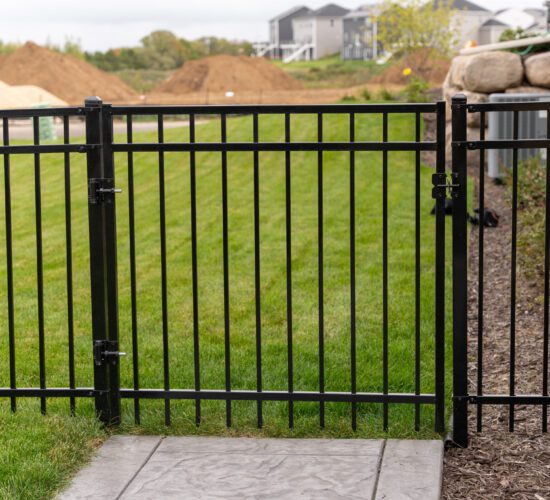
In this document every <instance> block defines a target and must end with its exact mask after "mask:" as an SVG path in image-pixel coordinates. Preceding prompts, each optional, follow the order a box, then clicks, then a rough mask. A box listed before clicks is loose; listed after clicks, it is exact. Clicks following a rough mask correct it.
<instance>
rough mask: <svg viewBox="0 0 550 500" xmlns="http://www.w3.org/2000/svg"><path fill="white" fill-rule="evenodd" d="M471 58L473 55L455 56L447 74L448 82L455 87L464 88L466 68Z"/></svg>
mask: <svg viewBox="0 0 550 500" xmlns="http://www.w3.org/2000/svg"><path fill="white" fill-rule="evenodd" d="M470 58H471V56H456V57H455V58H453V60H452V62H451V67H450V68H449V73H448V74H447V78H448V83H449V84H450V85H452V86H453V87H457V88H459V89H463V88H464V68H465V67H466V64H467V63H468V61H469V60H470Z"/></svg>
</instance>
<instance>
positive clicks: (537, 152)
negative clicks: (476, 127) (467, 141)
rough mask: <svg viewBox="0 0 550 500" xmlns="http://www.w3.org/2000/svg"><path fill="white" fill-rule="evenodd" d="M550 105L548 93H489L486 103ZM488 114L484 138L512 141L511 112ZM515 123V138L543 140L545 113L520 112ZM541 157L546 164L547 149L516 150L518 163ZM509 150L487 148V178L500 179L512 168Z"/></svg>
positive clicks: (511, 154) (512, 116)
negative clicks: (539, 102)
mask: <svg viewBox="0 0 550 500" xmlns="http://www.w3.org/2000/svg"><path fill="white" fill-rule="evenodd" d="M536 101H546V102H550V94H492V95H490V96H489V102H536ZM487 114H488V124H489V131H488V135H487V138H488V139H489V140H490V141H494V140H505V139H512V138H513V134H514V113H513V111H492V112H489V113H487ZM518 119H519V123H518V127H519V130H518V139H546V137H547V136H546V134H547V125H546V120H547V112H546V111H520V112H519V116H518ZM535 156H540V157H541V159H542V160H543V162H544V163H546V149H518V161H524V160H528V159H529V158H533V157H535ZM512 161H513V150H512V149H490V150H489V151H488V153H487V167H488V174H489V177H491V178H493V179H502V178H503V177H505V176H506V170H507V169H510V168H512Z"/></svg>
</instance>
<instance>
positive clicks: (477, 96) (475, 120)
mask: <svg viewBox="0 0 550 500" xmlns="http://www.w3.org/2000/svg"><path fill="white" fill-rule="evenodd" d="M462 93H463V94H464V95H465V96H466V99H468V103H469V104H479V103H481V102H488V101H489V95H488V94H482V93H480V92H470V91H469V90H463V91H462ZM467 123H468V127H479V126H480V125H481V122H480V113H468V120H467ZM485 126H486V127H487V120H485Z"/></svg>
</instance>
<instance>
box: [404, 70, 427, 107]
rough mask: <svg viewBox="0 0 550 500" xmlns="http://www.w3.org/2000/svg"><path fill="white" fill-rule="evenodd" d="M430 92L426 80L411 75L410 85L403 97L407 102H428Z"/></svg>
mask: <svg viewBox="0 0 550 500" xmlns="http://www.w3.org/2000/svg"><path fill="white" fill-rule="evenodd" d="M428 90H430V85H429V84H428V82H427V81H426V80H425V79H424V78H422V77H420V76H417V75H411V76H410V78H409V83H408V84H407V86H406V87H405V89H404V90H403V96H404V98H405V100H406V101H407V102H426V101H427V100H428V98H427V92H428Z"/></svg>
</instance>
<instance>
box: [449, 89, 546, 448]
mask: <svg viewBox="0 0 550 500" xmlns="http://www.w3.org/2000/svg"><path fill="white" fill-rule="evenodd" d="M522 111H546V112H547V116H548V112H550V103H548V102H544V101H541V102H507V103H478V104H468V102H467V99H466V97H465V96H464V95H462V94H459V95H457V96H455V97H454V98H453V99H452V126H453V136H452V141H453V142H452V146H453V173H455V174H456V175H457V176H458V177H457V179H458V182H459V183H460V184H462V183H464V182H466V175H467V166H468V165H467V163H468V160H467V152H468V151H479V152H480V156H479V203H480V208H479V209H480V213H483V212H484V208H485V182H486V179H485V151H486V150H488V149H512V150H513V159H512V234H511V275H510V290H511V299H510V357H509V375H510V381H509V392H508V394H498V395H489V394H485V393H484V392H483V356H484V342H483V333H484V322H483V318H484V309H483V300H484V286H483V276H484V225H483V224H479V248H478V251H479V264H478V276H479V285H478V286H479V289H478V324H477V336H478V344H477V384H476V385H477V387H476V394H469V390H468V345H467V342H468V334H467V298H468V290H467V286H468V284H467V267H468V266H467V231H466V229H467V227H466V220H467V214H466V207H467V193H466V190H461V191H460V194H459V195H458V197H457V199H456V200H455V203H454V204H453V330H454V340H453V363H454V367H453V396H454V397H453V401H454V410H453V440H454V442H455V443H456V444H457V445H459V446H462V447H466V446H467V445H468V404H474V405H477V408H476V410H477V415H476V416H477V431H478V432H481V430H482V420H483V419H482V417H483V405H487V404H490V405H508V406H509V421H508V427H509V430H510V431H511V432H512V431H514V423H515V414H514V407H515V405H520V404H521V405H542V425H541V427H542V432H547V431H548V405H549V404H550V396H549V393H548V375H549V373H548V369H549V359H548V357H549V307H548V306H549V295H550V284H549V274H550V198H549V197H548V196H547V197H546V220H545V250H544V252H545V254H544V255H545V257H544V320H543V321H544V324H543V332H542V334H543V352H542V360H541V361H542V387H541V394H538V395H537V394H527V395H526V394H522V395H518V394H516V390H515V382H516V375H515V371H516V370H515V369H516V281H517V279H516V278H517V276H516V274H517V222H518V221H517V210H518V150H519V149H522V148H543V149H546V150H547V151H546V152H547V158H550V156H548V155H549V154H550V119H548V118H547V134H546V136H547V138H546V139H518V137H519V113H520V112H522ZM489 112H512V113H513V136H512V139H506V140H492V141H489V140H486V139H485V124H486V115H487V113H489ZM468 113H479V114H480V123H481V127H480V138H479V140H476V141H472V140H468V137H467V115H468ZM546 173H547V178H546V191H547V193H550V169H548V168H547V169H546Z"/></svg>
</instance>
